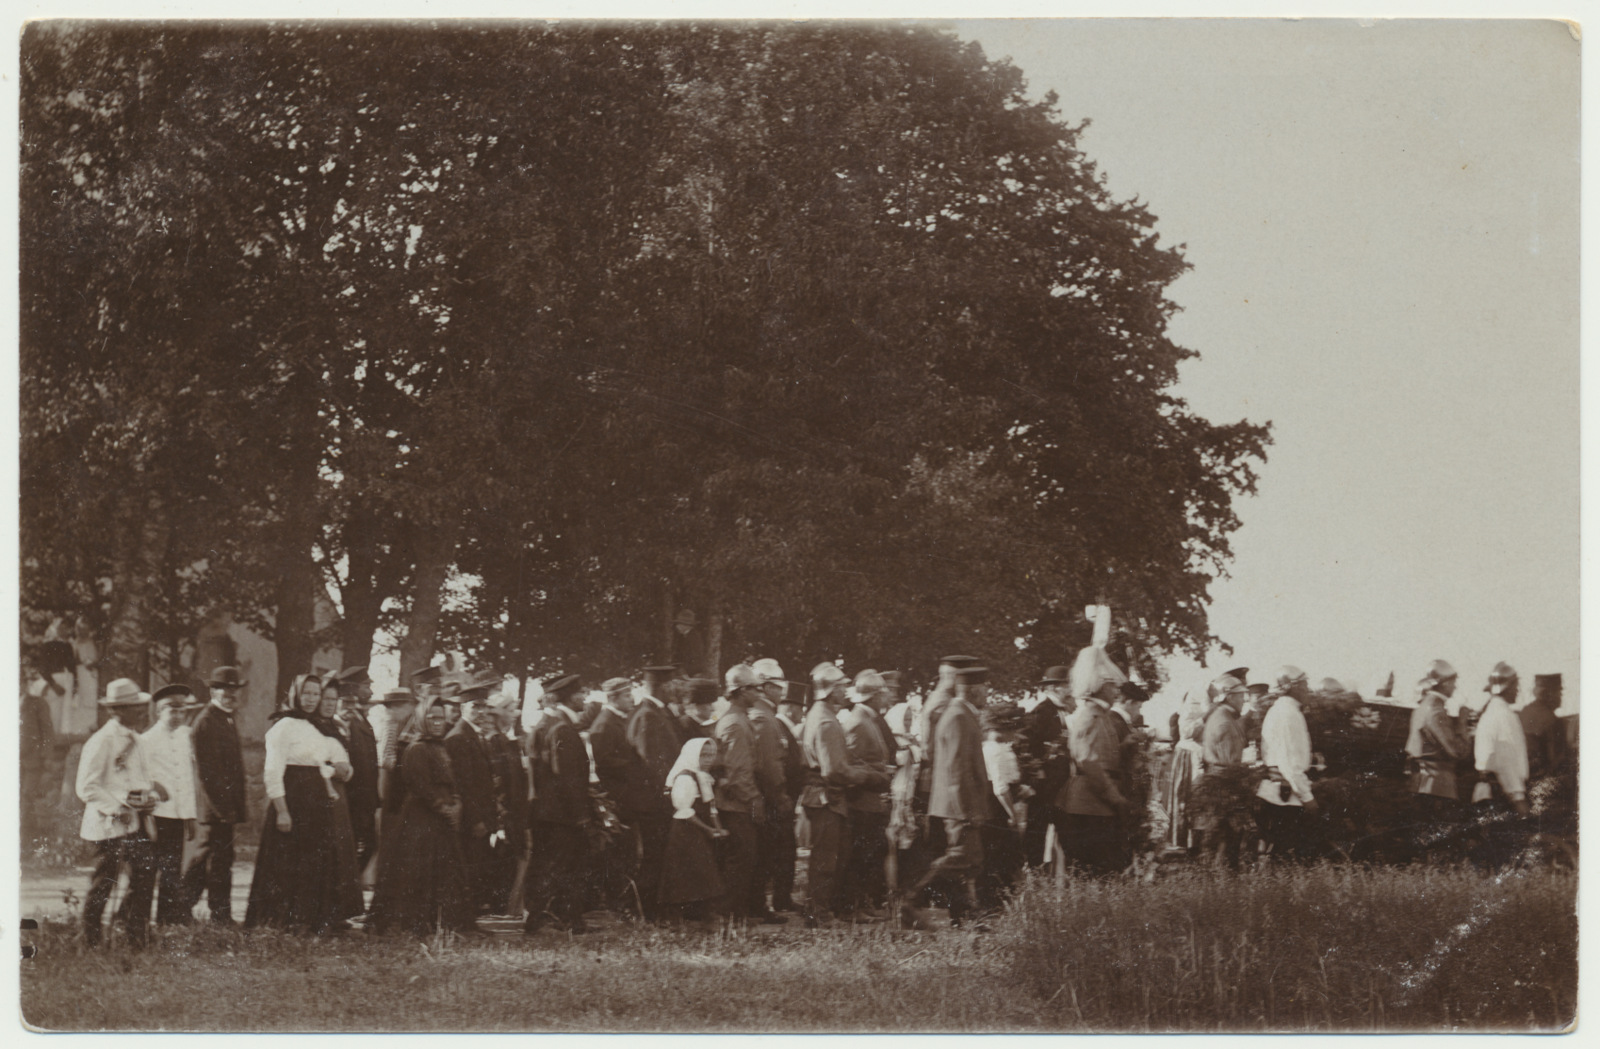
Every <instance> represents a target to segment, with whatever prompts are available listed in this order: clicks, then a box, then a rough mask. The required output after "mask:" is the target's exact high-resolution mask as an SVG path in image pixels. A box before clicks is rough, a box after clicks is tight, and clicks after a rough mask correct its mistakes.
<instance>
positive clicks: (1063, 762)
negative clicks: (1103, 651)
mask: <svg viewBox="0 0 1600 1049" xmlns="http://www.w3.org/2000/svg"><path fill="white" fill-rule="evenodd" d="M1069 673H1070V670H1069V668H1067V667H1064V666H1060V667H1051V668H1050V669H1049V670H1047V671H1045V673H1044V678H1043V679H1042V680H1041V681H1040V682H1039V687H1040V688H1041V689H1042V690H1043V692H1044V698H1043V699H1042V700H1040V701H1039V705H1038V706H1036V707H1034V708H1033V709H1032V710H1031V711H1029V712H1028V713H1027V715H1026V716H1025V717H1024V718H1023V719H1022V733H1021V736H1022V738H1021V739H1020V740H1019V741H1018V744H1019V749H1021V750H1023V751H1025V752H1026V753H1027V755H1028V757H1029V758H1031V759H1032V760H1031V761H1030V762H1029V764H1030V765H1031V766H1032V767H1033V768H1035V769H1037V770H1038V772H1037V773H1036V774H1035V778H1034V779H1033V780H1032V781H1031V782H1030V783H1029V784H1028V786H1030V787H1032V788H1033V800H1032V802H1030V804H1029V812H1028V827H1027V831H1026V833H1025V834H1024V835H1023V842H1022V844H1023V849H1024V855H1025V856H1026V857H1027V862H1028V863H1029V865H1031V866H1035V867H1037V866H1039V865H1040V864H1042V863H1048V862H1049V861H1050V857H1049V856H1046V855H1045V854H1044V852H1045V850H1044V846H1045V839H1046V838H1047V836H1048V830H1049V828H1050V827H1051V826H1052V825H1054V827H1055V828H1056V837H1057V839H1058V840H1059V839H1060V837H1061V833H1062V831H1063V830H1064V829H1065V825H1066V814H1065V813H1063V812H1062V811H1061V810H1060V809H1058V808H1056V807H1055V798H1056V795H1058V794H1059V793H1060V792H1061V788H1062V787H1064V786H1066V783H1067V780H1068V778H1070V777H1071V775H1072V758H1071V755H1070V754H1069V753H1068V749H1067V735H1066V720H1067V716H1068V715H1069V714H1071V713H1072V712H1073V711H1074V710H1075V709H1077V703H1076V702H1075V701H1074V700H1073V698H1072V689H1071V688H1070V686H1069V683H1068V680H1067V678H1068V674H1069Z"/></svg>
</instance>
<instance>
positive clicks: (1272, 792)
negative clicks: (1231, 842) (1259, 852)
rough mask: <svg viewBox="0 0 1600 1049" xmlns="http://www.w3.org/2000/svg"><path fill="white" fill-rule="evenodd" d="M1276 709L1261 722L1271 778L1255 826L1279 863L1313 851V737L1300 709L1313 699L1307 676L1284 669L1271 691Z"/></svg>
mask: <svg viewBox="0 0 1600 1049" xmlns="http://www.w3.org/2000/svg"><path fill="white" fill-rule="evenodd" d="M1272 695H1274V696H1275V697H1276V698H1275V699H1274V701H1273V704H1272V709H1271V710H1269V711H1267V716H1266V717H1265V718H1264V719H1263V720H1262V722H1261V760H1262V762H1263V763H1265V764H1266V766H1267V778H1266V779H1265V780H1263V781H1262V782H1261V787H1260V788H1259V790H1258V791H1257V797H1259V798H1260V799H1261V804H1260V805H1259V806H1258V807H1257V809H1256V821H1257V823H1258V824H1259V825H1260V827H1261V836H1262V837H1263V838H1265V839H1266V841H1267V844H1268V845H1270V846H1271V847H1272V854H1273V856H1274V857H1277V858H1279V859H1285V858H1288V857H1291V856H1294V857H1299V856H1305V855H1308V854H1309V853H1311V852H1312V851H1313V843H1312V842H1311V840H1310V830H1311V828H1310V827H1309V826H1308V817H1315V816H1316V815H1317V811H1318V808H1317V800H1316V798H1314V797H1312V795H1311V778H1310V776H1309V775H1307V773H1308V772H1309V771H1310V769H1311V731H1310V729H1308V728H1307V727H1306V716H1305V714H1304V713H1302V712H1301V709H1300V706H1301V704H1302V703H1304V702H1305V701H1306V699H1307V698H1309V697H1310V695H1311V686H1310V685H1309V684H1307V682H1306V672H1305V671H1304V670H1301V669H1300V668H1299V667H1293V666H1286V667H1284V668H1282V669H1281V670H1279V671H1278V680H1277V683H1276V684H1274V685H1273V688H1272Z"/></svg>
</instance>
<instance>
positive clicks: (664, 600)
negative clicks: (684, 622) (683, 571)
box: [657, 579, 688, 670]
mask: <svg viewBox="0 0 1600 1049" xmlns="http://www.w3.org/2000/svg"><path fill="white" fill-rule="evenodd" d="M677 604H678V603H677V602H676V601H674V600H673V599H672V581H671V580H670V579H663V580H661V658H660V659H659V660H657V662H660V663H670V662H672V632H673V625H672V621H673V617H674V616H676V615H677V612H678V609H677ZM684 669H685V670H687V669H688V668H687V667H685V668H684Z"/></svg>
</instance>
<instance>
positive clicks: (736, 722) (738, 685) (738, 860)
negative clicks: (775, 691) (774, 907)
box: [713, 663, 782, 921]
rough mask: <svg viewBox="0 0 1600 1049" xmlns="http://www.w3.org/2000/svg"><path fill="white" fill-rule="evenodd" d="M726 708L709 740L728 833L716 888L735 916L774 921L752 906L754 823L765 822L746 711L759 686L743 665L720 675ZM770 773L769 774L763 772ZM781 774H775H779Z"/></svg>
mask: <svg viewBox="0 0 1600 1049" xmlns="http://www.w3.org/2000/svg"><path fill="white" fill-rule="evenodd" d="M725 681H726V685H727V688H726V691H727V697H726V698H727V700H728V710H727V712H726V713H724V714H723V715H722V717H720V718H718V719H717V724H716V729H715V731H714V734H713V735H714V738H715V739H716V741H717V753H718V756H719V757H720V758H721V761H722V766H723V774H722V775H721V776H720V777H718V779H717V786H716V791H717V812H718V813H719V814H720V815H721V818H722V829H723V830H725V831H727V832H728V836H727V837H726V838H723V839H722V840H721V841H720V842H719V843H718V844H719V846H720V849H719V852H720V854H721V861H722V862H721V864H720V866H721V868H722V887H723V891H724V892H725V893H726V894H727V902H728V910H729V912H730V913H731V914H732V915H733V916H734V917H735V918H755V919H757V920H761V921H766V920H767V919H768V918H774V919H775V920H776V921H782V919H781V918H775V916H773V915H771V913H770V912H766V908H765V907H764V906H763V907H762V908H760V909H759V910H757V909H756V908H754V907H753V906H752V902H753V898H754V895H755V894H754V892H753V890H752V888H751V886H752V885H753V884H754V883H755V875H756V825H757V824H759V823H760V822H762V821H763V820H765V819H766V804H765V799H764V798H763V796H762V792H761V787H760V786H759V784H758V782H757V778H756V763H757V754H756V732H755V727H754V726H753V725H751V724H750V717H749V714H748V710H749V708H750V704H751V703H752V702H754V700H755V696H756V695H757V694H758V693H759V692H760V691H761V682H760V680H759V679H758V678H757V677H756V672H755V670H754V669H753V668H751V667H750V666H749V665H748V664H745V663H738V664H735V665H734V666H732V667H729V668H728V673H727V674H726V675H725ZM769 771H770V770H769ZM779 771H781V770H779Z"/></svg>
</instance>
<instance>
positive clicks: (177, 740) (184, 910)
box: [139, 685, 198, 925]
mask: <svg viewBox="0 0 1600 1049" xmlns="http://www.w3.org/2000/svg"><path fill="white" fill-rule="evenodd" d="M150 702H151V705H152V706H154V707H155V712H156V722H155V724H154V725H151V726H150V727H149V728H147V729H145V730H144V733H143V734H142V735H141V736H140V737H139V749H140V750H141V751H142V752H143V753H144V764H145V770H146V771H147V772H148V773H149V774H150V778H151V779H152V780H154V781H155V782H157V783H160V784H161V785H162V786H163V787H165V788H166V790H167V793H168V796H167V797H165V798H163V799H161V800H160V801H158V802H157V803H156V806H155V808H154V809H152V810H151V811H150V822H151V823H152V824H153V825H154V827H155V834H154V836H153V838H152V841H151V843H150V853H151V859H152V862H153V863H154V864H155V868H156V887H157V889H158V895H157V899H156V924H157V925H187V924H188V923H189V920H190V914H189V912H190V910H191V908H192V906H193V904H192V902H191V901H190V899H189V894H188V892H187V891H186V890H185V889H184V887H183V844H184V842H185V841H187V840H188V839H189V838H190V837H192V836H193V835H194V822H195V805H194V800H195V799H194V780H195V775H194V748H193V746H192V745H191V744H190V735H191V733H192V729H190V727H189V725H187V724H186V723H185V722H186V720H187V718H188V716H189V711H190V710H191V709H192V707H193V706H197V705H198V704H196V703H195V702H194V692H193V691H191V690H190V688H189V686H188V685H168V686H166V687H165V688H162V689H158V690H157V691H156V694H155V695H154V696H151V697H150Z"/></svg>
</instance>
